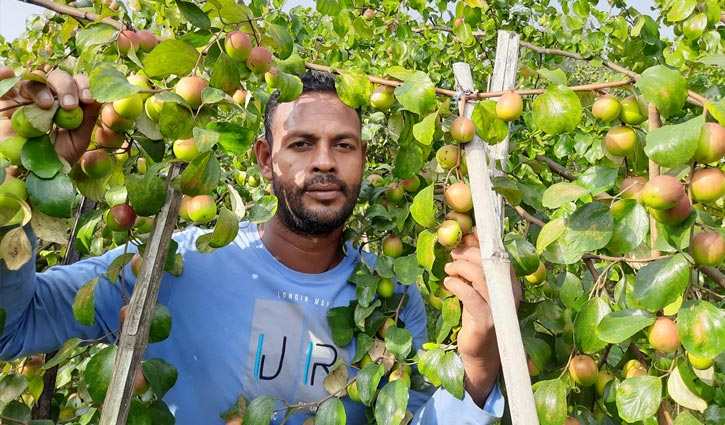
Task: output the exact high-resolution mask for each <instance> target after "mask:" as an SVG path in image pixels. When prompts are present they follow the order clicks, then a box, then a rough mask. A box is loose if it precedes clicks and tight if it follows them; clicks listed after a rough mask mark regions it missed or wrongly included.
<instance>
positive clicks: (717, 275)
mask: <svg viewBox="0 0 725 425" xmlns="http://www.w3.org/2000/svg"><path fill="white" fill-rule="evenodd" d="M697 268H698V270H700V271H701V272H702V274H704V275H705V276H707V277H709V278H710V279H712V280H713V281H715V283H717V284H718V285H720V286H721V287H723V288H725V274H722V273H721V272H720V270H718V269H716V268H715V267H710V266H697Z"/></svg>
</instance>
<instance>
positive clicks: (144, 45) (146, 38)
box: [136, 30, 159, 53]
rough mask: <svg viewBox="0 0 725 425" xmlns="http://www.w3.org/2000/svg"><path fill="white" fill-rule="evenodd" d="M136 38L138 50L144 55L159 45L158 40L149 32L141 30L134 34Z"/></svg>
mask: <svg viewBox="0 0 725 425" xmlns="http://www.w3.org/2000/svg"><path fill="white" fill-rule="evenodd" d="M136 35H137V36H138V41H139V45H138V48H139V50H141V51H142V52H144V53H148V52H150V51H151V50H153V48H154V47H156V45H157V44H159V40H158V38H156V36H155V35H154V33H152V32H151V31H149V30H141V31H139V32H138V33H136Z"/></svg>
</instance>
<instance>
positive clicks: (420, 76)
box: [388, 67, 436, 115]
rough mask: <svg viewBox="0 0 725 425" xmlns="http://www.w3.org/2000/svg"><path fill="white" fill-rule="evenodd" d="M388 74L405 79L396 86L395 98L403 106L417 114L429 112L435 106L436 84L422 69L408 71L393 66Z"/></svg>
mask: <svg viewBox="0 0 725 425" xmlns="http://www.w3.org/2000/svg"><path fill="white" fill-rule="evenodd" d="M388 74H390V75H391V76H393V77H395V78H398V79H399V80H402V81H405V83H403V84H402V85H400V86H398V87H396V88H395V98H396V99H397V100H398V102H400V104H401V105H403V107H404V108H405V109H407V110H409V111H411V112H415V113H416V114H421V115H422V114H427V113H429V112H432V111H433V109H434V108H435V100H436V92H435V85H434V84H433V82H432V81H431V80H430V78H429V77H428V75H427V74H426V73H424V72H421V71H407V70H405V69H403V68H400V67H393V68H391V69H389V70H388Z"/></svg>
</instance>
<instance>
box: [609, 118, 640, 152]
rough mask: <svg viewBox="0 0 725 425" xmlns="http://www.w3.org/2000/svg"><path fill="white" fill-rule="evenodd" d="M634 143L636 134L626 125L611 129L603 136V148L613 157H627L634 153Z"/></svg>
mask: <svg viewBox="0 0 725 425" xmlns="http://www.w3.org/2000/svg"><path fill="white" fill-rule="evenodd" d="M636 142H637V133H636V132H635V131H634V129H633V128H632V127H628V126H626V125H618V126H615V127H612V128H610V129H609V131H608V132H607V134H606V135H605V136H604V148H605V149H606V150H607V152H609V153H610V154H612V155H614V156H627V155H629V154H630V153H632V152H634V146H635V143H636Z"/></svg>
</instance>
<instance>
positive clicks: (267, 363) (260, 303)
mask: <svg viewBox="0 0 725 425" xmlns="http://www.w3.org/2000/svg"><path fill="white" fill-rule="evenodd" d="M205 232H207V230H202V229H199V228H196V227H190V228H188V229H187V230H185V231H183V232H180V233H177V234H175V235H174V240H176V242H177V243H178V244H179V246H178V252H179V253H180V254H181V255H182V256H183V270H184V271H183V273H182V274H181V275H180V276H173V275H170V274H168V273H164V275H163V279H162V284H161V289H160V292H159V302H160V303H162V304H164V305H165V306H166V307H168V309H169V310H170V312H171V315H172V320H173V323H172V327H171V334H170V336H169V338H167V339H166V340H164V341H161V342H158V343H153V344H150V345H149V346H148V349H147V351H146V353H145V358H162V359H164V360H165V361H167V362H168V363H170V364H172V365H174V366H175V367H176V369H177V370H178V372H179V377H178V380H177V382H176V385H174V386H173V387H172V388H171V390H170V391H169V392H168V393H167V394H166V395H165V396H164V401H165V402H166V403H167V405H168V406H169V408H170V409H171V411H172V412H173V413H174V415H175V417H176V422H177V423H178V424H180V425H185V424H223V423H224V421H223V420H222V419H221V418H220V417H219V414H220V413H221V412H223V411H225V410H226V409H228V408H229V407H230V406H232V405H233V404H234V402H235V401H236V399H237V397H238V396H239V395H240V394H242V395H244V397H245V398H246V399H247V401H251V400H252V399H254V398H255V397H258V396H261V395H268V396H272V397H277V398H279V399H283V400H286V401H288V402H289V403H292V404H297V403H308V402H316V401H319V400H321V399H322V398H324V397H325V396H327V392H326V391H325V389H324V388H323V385H322V382H323V380H324V378H325V376H326V375H327V373H328V372H329V371H330V370H331V367H332V365H334V364H335V362H336V361H337V360H338V359H343V360H345V361H348V362H349V360H350V359H351V358H352V356H353V355H354V353H355V344H354V343H353V344H350V345H348V346H346V347H338V346H336V345H335V344H334V342H333V340H332V335H331V332H330V329H329V326H328V322H327V312H328V310H329V309H330V308H332V307H337V306H347V305H348V304H349V302H350V300H352V299H354V298H355V286H354V285H353V284H350V283H348V278H349V277H350V275H351V274H352V272H353V270H354V268H355V265H356V264H357V262H358V260H359V253H358V251H357V250H356V249H355V248H354V247H352V246H351V245H350V244H349V243H348V244H347V246H346V248H347V249H346V256H345V257H344V259H343V260H342V261H341V262H340V263H339V264H338V265H337V266H336V267H334V268H333V269H331V270H328V271H326V272H324V273H319V274H306V273H300V272H297V271H294V270H292V269H289V268H288V267H286V266H285V265H283V264H282V263H280V262H279V261H277V260H276V259H275V258H274V257H273V256H272V254H271V253H270V252H269V251H268V250H267V249H266V247H265V246H264V244H263V243H262V241H261V239H260V237H259V232H258V230H257V226H256V225H255V224H251V223H241V224H240V230H239V233H238V235H237V237H236V239H235V240H234V242H232V243H231V244H230V245H228V246H226V247H224V248H221V249H218V250H216V251H214V252H213V253H211V254H203V253H200V252H199V251H198V250H197V249H196V246H195V241H196V238H197V237H198V236H200V235H202V234H204V233H205ZM122 252H123V251H122V250H121V249H116V250H113V251H110V252H108V253H106V254H104V255H102V256H99V257H94V258H90V259H87V260H83V261H80V262H78V263H76V264H73V265H70V266H64V267H53V268H50V269H48V270H47V271H46V272H44V273H39V274H36V273H35V271H34V269H33V267H32V266H33V265H32V264H31V263H32V262H30V263H28V264H26V265H25V266H24V267H23V268H22V269H21V270H20V271H17V272H9V271H8V270H7V269H6V268H5V267H4V265H0V308H3V309H5V310H6V313H7V316H8V317H7V320H6V326H5V330H4V332H3V334H2V335H0V358H4V359H11V358H16V357H19V356H24V355H28V354H31V353H38V352H47V351H51V350H53V349H57V348H58V347H59V346H60V345H62V344H63V343H64V342H65V341H66V340H67V339H69V338H72V337H80V338H84V339H98V338H101V337H102V336H103V335H109V334H111V333H112V332H114V331H116V330H117V329H118V327H119V314H118V313H119V310H120V307H121V304H122V292H121V285H120V284H118V283H116V284H111V282H109V281H108V280H107V279H101V281H100V282H99V284H98V285H97V287H96V290H95V309H96V319H95V322H94V325H93V326H85V325H81V324H79V323H78V322H77V321H76V320H75V318H74V316H73V313H72V309H71V306H72V304H73V300H74V298H75V294H76V292H77V290H78V288H80V287H81V286H82V285H83V284H84V283H86V282H87V281H89V280H91V279H93V278H96V277H98V276H99V275H101V274H102V273H104V272H106V271H107V269H108V265H109V264H110V263H111V262H112V261H113V259H114V258H116V257H118V256H119V255H121V254H122ZM368 261H373V262H374V257H372V256H371V257H370V258H369V259H368ZM0 263H1V262H0ZM124 276H125V280H126V286H127V288H126V290H127V294H130V293H131V291H132V290H133V286H134V284H135V278H134V276H133V273H131V271H130V268H129V266H127V268H126V270H125V272H124ZM402 289H403V287H402V286H400V285H399V286H398V288H397V290H398V291H402ZM408 294H409V295H410V300H409V302H408V304H407V306H406V308H405V309H404V310H403V311H402V313H401V319H402V320H403V322H404V323H405V324H406V328H407V329H408V330H409V331H410V332H411V333H412V334H413V338H414V344H415V346H416V347H420V346H421V345H422V344H423V342H425V340H426V339H427V338H426V315H425V309H424V306H423V302H422V299H421V297H420V294H419V292H418V290H417V288H416V287H415V285H412V286H411V287H410V289H409V290H408ZM343 402H344V404H345V410H346V414H347V419H348V423H350V424H355V423H361V424H362V423H366V422H367V421H366V418H365V413H364V406H363V405H362V404H360V403H355V402H353V401H352V400H350V399H349V398H347V397H345V398H344V399H343ZM279 407H282V404H280V406H279ZM408 408H409V409H410V410H411V411H413V412H414V413H415V414H416V419H415V422H417V423H422V424H429V423H430V424H432V423H441V424H469V423H470V424H485V423H490V422H493V421H494V420H496V419H497V418H499V417H500V416H501V415H502V412H503V397H502V396H501V394H500V392H499V390H498V388H497V387H496V388H494V390H493V391H492V393H491V395H490V396H489V398H488V401H487V403H486V406H484V409H480V408H479V407H478V406H476V405H475V403H473V401H472V400H471V398H470V397H469V396H468V395H466V397H465V398H464V399H463V400H458V399H456V398H455V397H453V396H452V395H451V394H449V393H448V392H446V391H445V390H442V389H439V390H437V391H436V392H435V393H434V394H433V396H432V397H431V396H428V395H426V394H422V393H418V392H414V391H411V397H410V402H409V405H408ZM313 414H314V412H312V411H310V410H301V411H299V412H298V413H295V414H294V415H292V417H291V418H289V419H288V420H287V422H286V423H288V424H299V423H302V422H303V421H304V420H305V419H306V418H308V417H309V416H310V415H313ZM283 418H284V412H282V413H279V414H277V415H276V417H275V418H273V423H279V422H280V421H281V420H282V419H283Z"/></svg>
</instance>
